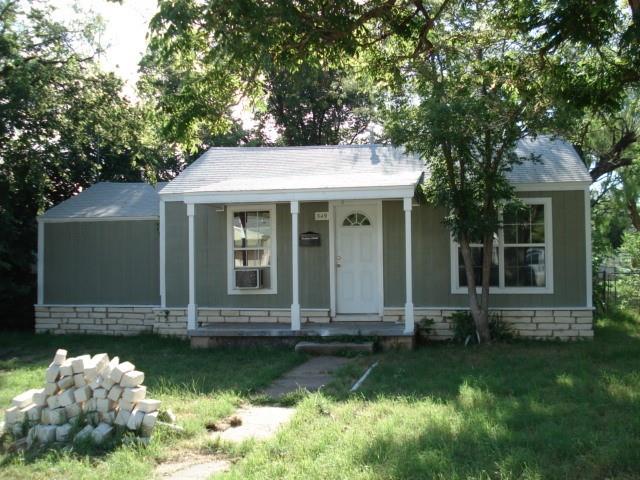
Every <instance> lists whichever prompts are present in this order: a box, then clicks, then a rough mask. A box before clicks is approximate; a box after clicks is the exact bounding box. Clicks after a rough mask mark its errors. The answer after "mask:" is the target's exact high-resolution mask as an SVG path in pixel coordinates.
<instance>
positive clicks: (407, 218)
mask: <svg viewBox="0 0 640 480" xmlns="http://www.w3.org/2000/svg"><path fill="white" fill-rule="evenodd" d="M412 200H413V197H405V198H404V201H403V207H404V271H405V295H406V302H405V304H404V333H411V334H413V332H414V329H415V322H414V318H413V271H412V268H413V258H412V249H411V241H412V236H411V202H412ZM383 314H384V312H383Z"/></svg>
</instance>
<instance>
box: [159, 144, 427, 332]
mask: <svg viewBox="0 0 640 480" xmlns="http://www.w3.org/2000/svg"><path fill="white" fill-rule="evenodd" d="M245 152H246V155H243V156H240V154H244V153H245ZM231 153H232V154H233V156H234V157H233V158H232V157H231V156H230V155H231ZM281 158H282V159H286V161H285V160H281ZM280 162H282V164H281V163H280ZM294 163H295V164H296V165H297V166H299V167H300V168H299V169H298V170H295V171H292V170H291V165H293V164H294ZM267 164H269V165H267ZM267 166H268V168H267ZM285 166H286V168H285ZM281 167H282V171H280V169H281ZM189 174H190V175H189ZM218 175H219V176H220V178H217V179H216V178H214V177H216V176H218ZM421 178H422V162H421V161H420V160H419V159H418V158H415V157H411V156H407V155H405V154H404V153H403V152H401V151H399V150H398V149H396V148H393V147H383V146H379V145H361V146H339V147H317V148H312V149H305V150H304V151H302V150H298V149H296V148H282V149H280V148H273V149H259V148H256V149H252V148H246V149H244V148H243V149H235V150H233V152H229V151H227V149H221V150H219V151H217V150H216V149H211V150H210V151H209V152H208V153H207V154H206V155H205V158H203V159H202V160H199V161H198V162H197V163H196V164H194V165H192V166H191V167H189V169H187V171H185V172H184V173H183V174H182V175H181V176H180V177H178V178H177V179H176V180H174V182H172V183H171V184H170V185H169V186H168V187H167V189H164V190H163V191H161V192H160V198H161V203H160V252H161V253H160V255H161V260H160V282H161V289H160V290H161V303H162V305H161V306H162V308H165V307H167V308H174V307H179V306H183V307H184V306H186V307H187V308H186V310H187V312H186V313H187V315H186V317H187V318H186V320H187V332H188V335H189V336H191V337H192V338H197V337H199V336H203V337H206V336H208V337H211V336H220V337H231V336H237V337H251V336H253V337H286V336H289V337H292V338H295V337H304V336H339V335H362V336H389V337H395V336H398V335H401V336H412V335H413V333H414V329H415V325H414V306H413V291H412V287H413V272H412V263H413V260H412V233H411V228H412V226H411V225H412V208H413V197H414V191H415V186H416V184H417V183H418V182H419V181H420V179H421ZM383 204H385V205H387V206H389V205H391V206H392V207H393V208H392V210H393V211H389V212H387V213H386V214H385V215H386V217H384V218H383ZM169 207H170V212H171V220H170V222H169V225H170V226H169V227H167V212H168V211H169V210H168V208H169ZM385 208H386V207H385ZM185 214H186V222H184V223H179V222H183V221H184V220H181V219H185ZM176 215H177V216H179V217H180V216H181V219H180V220H176ZM383 224H384V225H383ZM384 228H387V230H385V231H384V235H383V229H384ZM389 229H390V230H391V231H392V232H393V233H392V235H393V237H394V245H393V246H391V247H389V250H388V251H387V245H386V243H387V242H386V241H384V238H386V237H387V236H388V233H389V232H388V231H389ZM175 231H178V232H184V233H186V235H185V236H184V237H182V240H179V241H175V242H174V243H172V244H171V246H170V247H169V248H168V247H167V238H173V237H175V235H174V234H173V233H172V232H175ZM184 233H183V235H184ZM173 240H175V239H173ZM173 240H172V241H173ZM176 250H179V251H180V252H184V251H185V250H186V253H188V255H187V256H186V257H187V258H186V259H185V260H186V261H185V262H184V263H181V264H178V263H177V262H176V261H175V259H174V258H172V259H171V261H172V266H171V267H170V270H171V272H172V273H171V277H172V284H171V286H170V288H168V283H167V255H168V252H176ZM388 255H391V256H393V258H394V263H393V264H392V265H391V264H388V265H387V267H388V269H387V271H386V272H385V269H384V267H383V266H384V265H385V261H386V259H387V256H388ZM212 259H214V260H212ZM185 267H186V268H185ZM178 274H179V277H180V279H184V280H180V281H181V282H184V283H177V282H176V278H177V276H178ZM182 275H184V276H182ZM389 275H391V278H390V280H389V281H386V278H387V276H389ZM185 284H186V285H185ZM184 286H186V287H187V288H186V289H184V290H182V289H183V288H184ZM388 289H393V293H394V294H393V298H391V297H389V296H388V295H387V292H385V290H388ZM185 290H186V291H185ZM176 292H178V293H179V294H178V293H176ZM181 292H184V293H181ZM170 297H171V298H170ZM182 302H184V303H182ZM185 304H186V305H185ZM390 308H393V310H394V311H395V312H396V313H395V314H394V315H390V314H387V313H386V311H387V310H389V309H390ZM229 309H231V310H236V312H228V310H229ZM251 309H254V310H258V311H262V312H263V314H262V318H261V315H255V314H251V313H249V314H246V313H242V312H247V311H249V310H251ZM206 310H217V311H218V312H219V313H218V314H216V315H217V317H216V315H213V316H211V315H209V316H207V318H203V317H204V316H206V315H205V314H204V312H205V311H206ZM273 310H277V311H280V314H278V315H277V316H278V318H277V319H275V320H274V316H275V314H272V313H270V312H271V311H273ZM285 310H286V312H285ZM398 310H401V311H400V312H399V313H398ZM309 311H315V312H311V313H309ZM318 311H321V312H322V313H317V312H318ZM223 312H226V313H223ZM267 312H269V313H267ZM225 314H226V315H228V316H232V315H234V316H235V318H233V319H230V318H225V316H224V315H225ZM319 317H322V318H319ZM385 320H386V322H385ZM229 323H232V324H231V325H229Z"/></svg>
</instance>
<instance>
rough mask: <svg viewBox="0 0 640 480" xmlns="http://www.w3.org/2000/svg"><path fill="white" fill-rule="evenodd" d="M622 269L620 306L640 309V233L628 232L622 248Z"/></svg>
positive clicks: (619, 281)
mask: <svg viewBox="0 0 640 480" xmlns="http://www.w3.org/2000/svg"><path fill="white" fill-rule="evenodd" d="M619 253H620V260H621V263H622V268H621V269H620V273H621V274H620V275H618V276H617V280H616V283H617V285H616V290H617V300H618V306H619V307H621V308H622V309H629V310H638V309H640V232H626V233H625V234H624V237H623V242H622V246H621V247H620V251H619Z"/></svg>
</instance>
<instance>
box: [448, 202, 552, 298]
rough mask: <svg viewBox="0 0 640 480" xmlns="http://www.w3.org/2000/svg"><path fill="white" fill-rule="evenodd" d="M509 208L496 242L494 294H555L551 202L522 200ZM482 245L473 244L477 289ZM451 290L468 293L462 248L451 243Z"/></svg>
mask: <svg viewBox="0 0 640 480" xmlns="http://www.w3.org/2000/svg"><path fill="white" fill-rule="evenodd" d="M520 200H521V202H522V203H523V204H524V205H507V206H506V207H505V208H504V209H503V211H502V228H500V230H499V232H498V234H497V235H496V236H495V239H494V242H493V251H492V262H491V273H490V275H491V279H490V280H491V281H490V285H491V292H492V293H553V252H552V248H553V247H552V246H553V244H552V221H551V199H550V198H523V199H520ZM482 250H483V247H482V245H481V244H478V243H472V244H471V255H472V259H473V264H474V276H475V281H476V285H478V286H480V285H481V282H482ZM451 290H452V292H453V293H466V292H467V277H466V272H465V268H464V262H463V260H462V255H461V253H460V247H459V245H458V244H457V243H456V242H455V241H453V238H452V240H451Z"/></svg>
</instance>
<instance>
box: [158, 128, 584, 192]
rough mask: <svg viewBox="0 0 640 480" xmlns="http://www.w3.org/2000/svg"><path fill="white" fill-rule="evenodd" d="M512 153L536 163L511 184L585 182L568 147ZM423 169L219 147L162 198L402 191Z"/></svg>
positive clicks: (384, 161)
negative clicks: (399, 188) (391, 188)
mask: <svg viewBox="0 0 640 480" xmlns="http://www.w3.org/2000/svg"><path fill="white" fill-rule="evenodd" d="M516 150H517V153H518V154H519V155H520V156H523V157H529V156H530V155H531V154H533V155H535V156H536V158H539V161H531V160H525V161H524V162H523V163H522V164H520V165H515V166H514V168H513V170H512V171H511V172H509V174H508V177H509V179H510V180H511V182H512V183H514V184H522V183H543V182H589V181H590V180H591V179H590V177H589V174H588V172H587V169H586V168H585V166H584V164H583V163H582V161H581V160H580V157H579V156H578V154H577V153H576V151H575V150H574V148H573V147H572V146H571V145H570V144H569V143H567V142H565V141H563V140H560V139H552V138H551V137H548V136H539V137H537V138H535V139H525V140H522V141H521V142H519V144H518V146H517V149H516ZM424 170H425V169H424V162H423V161H422V160H421V159H420V158H418V157H417V156H415V155H408V154H406V153H404V150H403V149H402V148H398V147H389V146H381V145H338V146H321V147H219V148H210V149H209V150H207V152H205V153H204V154H203V155H202V156H201V157H200V158H198V160H196V161H195V162H194V163H193V164H192V165H190V166H189V167H188V168H187V169H186V170H185V171H184V172H182V173H181V174H180V175H178V177H177V178H176V179H175V180H173V181H172V182H170V183H169V184H168V185H167V187H165V188H164V189H163V190H162V193H163V194H181V193H187V192H243V191H245V192H246V191H260V190H293V189H295V190H306V189H330V188H375V187H385V186H408V185H412V184H415V183H416V182H417V181H418V179H419V178H420V175H421V174H422V172H423V171H424Z"/></svg>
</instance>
